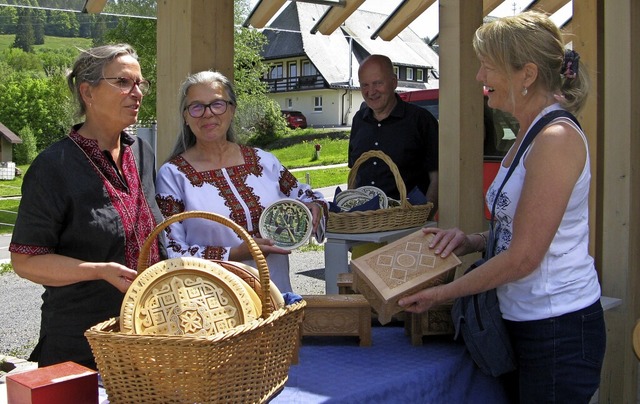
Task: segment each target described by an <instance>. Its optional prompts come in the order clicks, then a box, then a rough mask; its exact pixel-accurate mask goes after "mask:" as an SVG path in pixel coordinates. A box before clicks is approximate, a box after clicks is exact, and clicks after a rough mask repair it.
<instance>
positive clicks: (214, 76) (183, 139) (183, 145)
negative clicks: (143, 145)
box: [168, 70, 238, 160]
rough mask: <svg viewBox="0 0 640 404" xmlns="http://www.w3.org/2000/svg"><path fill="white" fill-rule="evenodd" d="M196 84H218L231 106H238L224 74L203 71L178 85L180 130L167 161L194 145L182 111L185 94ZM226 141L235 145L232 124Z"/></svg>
mask: <svg viewBox="0 0 640 404" xmlns="http://www.w3.org/2000/svg"><path fill="white" fill-rule="evenodd" d="M196 84H209V85H211V86H213V85H214V84H220V85H222V87H223V88H224V90H225V91H226V92H227V96H228V97H229V100H230V101H231V104H232V105H238V104H237V102H236V92H235V89H234V88H233V83H232V82H231V80H229V79H228V78H227V77H226V76H225V75H224V74H222V73H220V72H216V71H212V70H205V71H201V72H198V73H194V74H191V75H189V76H187V78H186V79H185V80H184V82H182V84H181V85H180V91H179V92H178V122H180V129H179V132H178V139H177V140H176V144H175V146H174V147H173V151H172V152H171V154H170V155H169V158H168V160H171V159H172V158H174V157H176V156H177V155H179V154H181V153H183V152H185V151H186V150H187V149H189V148H190V147H192V146H194V145H195V144H196V135H194V134H193V131H191V128H190V127H189V126H188V125H187V122H186V121H185V119H184V110H185V109H186V108H187V92H188V91H189V89H190V88H191V86H193V85H196ZM227 140H228V141H229V142H233V143H236V142H237V138H236V133H235V131H234V129H233V123H231V125H229V130H227Z"/></svg>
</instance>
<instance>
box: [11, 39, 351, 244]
mask: <svg viewBox="0 0 640 404" xmlns="http://www.w3.org/2000/svg"><path fill="white" fill-rule="evenodd" d="M7 36H9V35H0V47H1V46H2V42H1V40H2V39H3V37H7ZM317 133H319V135H318V136H320V138H319V139H313V138H314V131H313V130H310V129H306V130H304V131H292V134H290V135H289V136H288V137H289V139H286V140H287V141H286V142H285V143H293V144H291V145H290V146H286V147H282V148H277V149H273V150H270V152H271V153H273V154H274V155H275V156H276V157H278V159H279V160H280V162H282V164H283V165H284V166H285V167H287V168H289V169H292V168H299V167H311V166H320V165H331V164H340V163H346V162H347V149H348V146H349V141H348V139H332V138H331V137H325V136H326V133H325V132H323V131H317ZM296 137H299V138H304V139H308V140H303V141H300V142H299V143H295V141H296V139H295V138H296ZM316 144H320V146H321V148H320V154H319V156H318V158H317V159H316V158H315V145H316ZM18 168H19V169H20V170H21V171H22V173H23V174H24V173H25V172H26V170H27V168H28V166H19V167H18ZM293 174H294V175H295V176H296V178H297V179H298V181H300V182H305V183H306V182H307V174H308V175H309V183H310V184H311V186H312V187H313V188H324V187H328V186H332V185H339V184H345V183H346V182H347V175H348V174H349V169H348V168H347V167H338V168H330V169H314V170H301V171H295V172H294V173H293ZM21 186H22V177H16V178H15V179H13V180H0V197H2V198H7V197H13V196H20V194H21V189H20V187H21ZM19 204H20V200H19V199H10V198H8V199H2V200H0V234H7V233H11V232H12V231H13V224H14V223H15V221H16V213H17V212H18V205H19Z"/></svg>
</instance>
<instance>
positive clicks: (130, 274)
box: [92, 262, 138, 293]
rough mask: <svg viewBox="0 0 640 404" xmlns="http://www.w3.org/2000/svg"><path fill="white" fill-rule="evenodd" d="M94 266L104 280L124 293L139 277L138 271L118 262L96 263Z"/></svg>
mask: <svg viewBox="0 0 640 404" xmlns="http://www.w3.org/2000/svg"><path fill="white" fill-rule="evenodd" d="M92 265H93V266H94V267H95V269H96V270H97V271H98V273H99V276H100V277H101V278H102V279H103V280H105V281H107V282H109V283H110V284H112V285H113V286H115V287H116V289H118V290H119V291H120V292H122V293H125V292H126V291H127V289H129V286H131V282H133V280H134V279H135V278H136V276H138V273H137V272H136V271H134V270H133V269H130V268H127V267H126V266H124V265H122V264H118V263H117V262H104V263H95V264H92Z"/></svg>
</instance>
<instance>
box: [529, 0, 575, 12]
mask: <svg viewBox="0 0 640 404" xmlns="http://www.w3.org/2000/svg"><path fill="white" fill-rule="evenodd" d="M567 3H569V1H568V0H535V1H533V2H531V4H529V6H528V7H527V8H526V9H525V10H538V11H543V12H545V13H549V14H553V13H555V12H556V11H558V10H560V9H561V8H562V7H564V6H565V5H566V4H567Z"/></svg>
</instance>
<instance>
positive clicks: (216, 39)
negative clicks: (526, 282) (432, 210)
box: [87, 0, 640, 403]
mask: <svg viewBox="0 0 640 404" xmlns="http://www.w3.org/2000/svg"><path fill="white" fill-rule="evenodd" d="M94 1H95V2H97V3H103V4H104V1H103V0H88V1H87V4H88V5H90V4H91V3H94ZM286 1H287V0H260V1H259V2H258V4H256V6H255V7H254V9H253V11H252V13H251V14H250V16H249V17H248V19H247V21H246V22H245V25H246V26H252V27H255V28H261V27H264V26H265V25H266V24H267V23H268V21H269V20H270V19H271V18H272V17H273V16H274V14H275V13H277V12H278V11H279V10H280V8H281V7H283V6H284V4H285V2H286ZM297 1H309V2H313V3H320V4H326V5H328V6H329V7H328V9H327V12H326V14H325V15H324V16H323V17H322V19H321V20H320V21H318V24H316V26H315V27H314V30H315V31H316V35H323V34H329V33H331V32H333V31H334V30H335V29H338V28H339V26H340V24H341V23H342V22H343V21H344V20H345V19H346V18H348V16H349V15H350V14H351V13H352V12H353V11H354V10H356V9H358V7H360V6H361V5H362V4H363V2H364V0H297ZM567 2H568V0H537V1H533V2H532V3H531V5H530V6H529V8H536V9H540V10H542V11H546V12H549V13H553V12H555V11H557V10H558V9H559V8H560V7H562V6H564V5H565V4H566V3H567ZM500 3H502V0H483V1H481V2H480V1H477V0H439V2H438V3H437V4H436V2H435V0H401V1H399V6H398V8H397V9H396V10H395V11H394V12H393V13H392V14H391V15H390V16H389V18H388V19H387V20H386V21H385V22H384V23H383V25H382V26H380V27H379V28H378V29H377V30H376V34H375V35H376V37H377V38H379V40H389V39H391V38H393V37H394V36H395V35H397V34H398V32H400V31H401V30H403V29H404V28H406V27H407V26H408V25H409V23H411V22H412V21H413V20H414V19H415V18H416V17H417V16H419V15H420V14H421V13H423V12H424V11H425V10H426V9H427V8H429V7H431V6H432V5H434V4H436V5H437V6H438V10H439V27H440V32H439V44H440V51H439V53H440V66H439V71H440V72H441V75H440V150H441V153H440V169H439V171H440V190H439V197H440V204H439V205H440V210H439V226H441V227H450V226H457V227H459V228H461V229H463V230H464V231H467V232H475V231H480V230H482V226H483V224H482V217H483V214H482V212H483V196H482V177H481V176H482V170H481V169H480V168H481V167H482V138H481V137H479V136H477V134H478V133H483V131H482V127H481V125H483V115H482V108H483V101H482V95H481V94H482V92H481V91H479V89H480V84H479V83H477V82H476V81H475V75H476V71H477V68H478V63H477V59H476V57H475V54H474V52H473V49H472V46H471V38H472V36H473V33H474V31H475V29H476V28H477V27H478V26H480V24H482V21H483V17H484V16H486V15H487V14H488V13H489V12H491V11H492V10H493V9H494V8H495V7H497V6H498V5H499V4H500ZM87 8H90V7H87ZM97 8H98V9H99V10H97V11H100V10H101V9H102V8H101V7H97ZM233 8H234V0H216V1H207V0H161V1H158V11H157V18H158V36H157V46H158V60H157V63H158V67H157V74H158V77H157V99H158V100H159V102H158V105H157V115H158V155H159V156H158V159H159V160H160V161H162V160H163V159H164V157H163V156H167V155H168V153H169V152H170V150H171V146H172V144H173V142H174V138H175V134H176V133H177V126H178V121H177V119H176V117H177V111H176V110H177V108H178V105H177V103H178V100H177V97H176V91H177V89H178V87H179V84H180V82H181V81H182V80H183V79H184V78H185V77H186V76H187V74H189V73H192V72H197V71H200V70H205V69H215V70H219V71H221V72H222V73H224V74H225V75H227V76H228V77H233V54H234V50H233V35H234V23H233V22H234V19H233ZM93 9H94V10H95V7H94V8H93ZM572 15H573V17H572V20H571V22H570V23H569V24H568V25H567V26H566V27H565V28H566V29H567V30H568V35H570V36H569V37H568V38H569V39H570V40H571V42H572V46H573V48H574V49H575V50H577V51H578V52H579V53H580V55H581V62H582V63H581V66H580V67H581V68H585V67H586V68H588V69H589V71H590V75H591V79H592V91H591V97H590V99H589V101H588V105H587V107H586V108H585V110H584V111H583V112H582V114H581V115H580V116H579V117H578V118H579V119H580V121H581V123H582V125H583V128H584V129H585V132H586V133H587V136H588V138H589V145H590V153H591V155H590V157H591V162H592V178H593V179H592V186H591V191H592V192H591V197H590V212H591V213H590V226H591V229H592V238H591V251H592V253H593V255H594V257H595V258H596V263H597V267H598V270H599V274H600V277H601V282H602V288H603V295H605V296H610V297H614V298H618V299H621V304H620V305H619V306H618V307H615V308H613V309H611V310H608V311H607V314H606V322H607V328H608V335H607V340H608V341H607V354H606V359H605V367H604V369H603V374H602V384H601V387H600V392H599V394H600V397H599V400H600V402H616V403H624V402H636V397H637V390H638V382H637V379H638V360H637V358H636V357H635V355H634V352H633V348H632V331H633V327H634V325H635V323H636V320H637V319H638V318H639V317H640V293H639V291H640V279H639V278H640V270H639V268H638V266H639V262H640V230H639V229H640V226H638V225H639V224H640V220H639V219H640V218H639V216H640V114H639V113H638V111H640V108H639V107H640V105H639V104H640V85H639V82H640V71H639V70H640V49H638V48H639V47H640V42H639V41H638V40H637V38H639V37H640V2H639V1H637V0H616V1H605V0H573V14H572ZM540 214H541V215H543V214H544V212H540ZM634 246H635V247H634ZM472 258H473V257H470V258H469V259H472Z"/></svg>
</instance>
